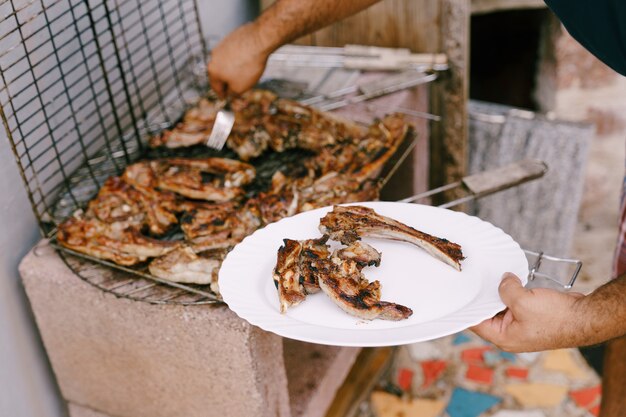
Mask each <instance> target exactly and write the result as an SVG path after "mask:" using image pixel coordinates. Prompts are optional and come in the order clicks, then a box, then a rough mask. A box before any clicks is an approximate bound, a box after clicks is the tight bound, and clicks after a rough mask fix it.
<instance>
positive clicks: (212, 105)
mask: <svg viewBox="0 0 626 417" xmlns="http://www.w3.org/2000/svg"><path fill="white" fill-rule="evenodd" d="M225 103H226V102H225V101H223V100H217V101H209V100H207V99H202V100H200V101H199V102H198V105H196V106H194V107H192V108H190V109H189V110H188V111H187V112H186V113H185V117H184V119H183V121H182V122H181V123H178V124H177V125H176V126H175V127H174V128H172V129H166V130H164V131H163V132H161V134H159V135H156V136H153V137H152V138H150V146H152V147H158V146H165V147H166V148H171V149H174V148H181V147H188V146H193V145H197V144H200V143H205V142H206V141H207V139H208V138H209V136H210V135H211V131H212V130H213V124H214V123H215V118H216V117H217V112H218V111H219V110H220V109H221V108H223V107H224V105H225Z"/></svg>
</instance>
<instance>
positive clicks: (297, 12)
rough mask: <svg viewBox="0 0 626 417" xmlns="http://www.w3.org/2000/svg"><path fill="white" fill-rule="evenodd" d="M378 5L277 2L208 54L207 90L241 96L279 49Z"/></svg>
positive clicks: (360, 0)
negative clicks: (208, 86)
mask: <svg viewBox="0 0 626 417" xmlns="http://www.w3.org/2000/svg"><path fill="white" fill-rule="evenodd" d="M378 1H379V0H351V1H337V0H277V1H276V3H274V4H273V5H272V6H271V7H269V8H268V9H267V10H265V11H264V12H263V13H262V14H261V15H260V16H259V17H258V18H257V19H256V20H255V21H254V22H251V23H248V24H246V25H243V26H241V27H239V28H238V29H237V30H235V31H234V32H232V33H230V34H229V35H228V36H227V37H226V38H224V39H223V40H222V42H220V43H219V44H218V45H217V46H216V47H215V48H214V49H213V50H212V51H211V61H210V62H209V65H208V71H209V80H210V83H211V87H212V88H213V89H214V90H215V92H217V94H218V95H220V96H222V97H223V96H225V95H227V94H241V93H243V92H244V91H246V90H248V89H250V88H251V87H253V86H254V84H255V83H256V82H257V81H258V80H259V78H261V75H263V70H264V69H265V65H266V62H267V58H268V57H269V55H270V54H271V53H272V52H274V51H275V50H276V49H278V48H279V47H280V46H282V45H284V44H286V43H288V42H291V41H293V40H295V39H297V38H299V37H300V36H303V35H306V34H308V33H311V32H314V31H316V30H317V29H320V28H322V27H324V26H326V25H329V24H331V23H333V22H336V21H338V20H341V19H343V18H345V17H348V16H350V15H352V14H355V13H356V12H358V11H361V10H363V9H365V8H367V7H369V6H371V5H372V4H374V3H376V2H378Z"/></svg>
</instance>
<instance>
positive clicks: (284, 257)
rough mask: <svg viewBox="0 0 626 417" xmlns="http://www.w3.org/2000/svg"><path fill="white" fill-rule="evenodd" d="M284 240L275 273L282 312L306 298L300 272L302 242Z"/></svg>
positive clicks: (279, 250) (275, 282) (274, 277)
mask: <svg viewBox="0 0 626 417" xmlns="http://www.w3.org/2000/svg"><path fill="white" fill-rule="evenodd" d="M283 242H284V244H283V246H281V247H280V248H279V249H278V256H277V260H276V267H275V268H274V273H273V279H274V284H275V285H276V289H277V290H278V301H279V303H280V312H281V313H285V312H286V311H287V309H288V308H289V307H293V306H295V305H298V304H300V303H301V302H302V301H304V299H305V298H306V291H305V290H304V285H302V283H301V277H302V275H301V273H300V254H301V253H302V244H301V243H300V242H298V241H297V240H291V239H284V240H283Z"/></svg>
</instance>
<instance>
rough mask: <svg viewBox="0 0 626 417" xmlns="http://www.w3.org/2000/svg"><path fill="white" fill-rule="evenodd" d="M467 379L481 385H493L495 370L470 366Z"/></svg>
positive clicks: (466, 375) (466, 374)
mask: <svg viewBox="0 0 626 417" xmlns="http://www.w3.org/2000/svg"><path fill="white" fill-rule="evenodd" d="M465 378H467V379H469V380H470V381H474V382H478V383H481V384H489V385H491V384H492V383H493V369H491V368H484V367H482V366H478V365H470V366H469V367H468V368H467V372H466V373H465Z"/></svg>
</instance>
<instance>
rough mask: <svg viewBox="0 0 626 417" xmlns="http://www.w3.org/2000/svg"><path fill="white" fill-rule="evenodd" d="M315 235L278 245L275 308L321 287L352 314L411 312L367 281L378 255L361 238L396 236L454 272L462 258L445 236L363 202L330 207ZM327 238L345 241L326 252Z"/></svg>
mask: <svg viewBox="0 0 626 417" xmlns="http://www.w3.org/2000/svg"><path fill="white" fill-rule="evenodd" d="M319 229H320V231H321V232H322V233H323V236H322V237H321V238H319V239H310V240H304V241H297V240H291V239H284V241H283V242H284V245H283V246H281V247H280V248H279V249H278V256H277V260H276V267H275V268H274V273H273V279H274V284H275V285H276V288H277V289H278V300H279V303H280V312H281V313H284V312H286V311H287V309H288V308H289V307H292V306H295V305H297V304H300V303H301V302H302V301H304V299H305V298H306V296H307V294H313V293H315V292H318V291H319V290H320V289H321V290H322V291H323V292H324V293H325V294H326V295H327V296H328V297H330V299H331V300H332V301H333V302H334V303H335V304H337V306H339V307H340V308H341V309H342V310H344V311H345V312H347V313H348V314H351V315H353V316H355V317H358V318H361V319H365V320H373V319H382V320H403V319H406V318H408V317H410V316H411V314H413V311H412V310H411V309H410V308H408V307H405V306H402V305H399V304H395V303H391V302H387V301H381V300H380V297H381V284H380V282H379V281H374V282H371V283H370V282H369V281H368V280H367V278H366V277H365V275H364V274H363V269H364V268H365V267H368V266H380V260H381V254H380V253H379V252H378V251H377V250H376V249H374V248H373V247H372V246H370V245H368V244H366V243H364V242H361V241H360V239H361V237H363V236H369V237H375V238H383V239H392V240H401V241H405V242H408V243H412V244H414V245H417V246H419V247H420V248H423V249H425V250H426V251H427V252H428V253H430V254H431V255H433V256H435V257H436V258H437V259H440V260H442V261H444V262H446V263H448V264H450V265H452V266H453V267H455V268H456V269H458V270H459V271H460V270H461V261H462V260H463V259H465V258H464V257H463V252H462V250H461V246H459V245H458V244H456V243H452V242H449V241H448V240H446V239H441V238H438V237H434V236H431V235H429V234H426V233H423V232H420V231H419V230H415V229H413V228H412V227H409V226H407V225H405V224H403V223H401V222H399V221H396V220H393V219H390V218H388V217H385V216H381V215H380V214H378V213H376V212H375V211H374V210H372V209H370V208H367V207H363V206H335V207H333V210H332V211H331V212H329V213H327V214H326V215H325V216H324V217H323V218H321V219H320V226H319ZM329 239H331V240H335V241H338V242H341V243H342V244H344V245H346V246H345V247H343V248H341V249H337V250H335V251H333V253H332V254H330V251H329V247H328V245H327V244H326V242H327V241H328V240H329Z"/></svg>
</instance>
